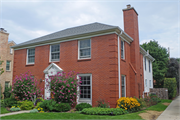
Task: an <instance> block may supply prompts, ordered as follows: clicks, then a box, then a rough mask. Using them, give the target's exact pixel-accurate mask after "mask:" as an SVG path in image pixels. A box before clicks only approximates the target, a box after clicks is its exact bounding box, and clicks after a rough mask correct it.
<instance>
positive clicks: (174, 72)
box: [166, 58, 179, 88]
mask: <svg viewBox="0 0 180 120" xmlns="http://www.w3.org/2000/svg"><path fill="white" fill-rule="evenodd" d="M166 77H167V78H176V83H177V87H178V88H179V63H178V61H177V59H175V58H170V60H169V62H168V70H167V73H166Z"/></svg>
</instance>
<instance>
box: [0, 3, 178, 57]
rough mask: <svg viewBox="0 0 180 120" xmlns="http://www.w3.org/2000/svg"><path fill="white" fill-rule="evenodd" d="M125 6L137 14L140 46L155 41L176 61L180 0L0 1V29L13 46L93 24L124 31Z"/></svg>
mask: <svg viewBox="0 0 180 120" xmlns="http://www.w3.org/2000/svg"><path fill="white" fill-rule="evenodd" d="M128 4H131V6H132V7H134V8H135V10H136V11H137V13H138V20H139V21H138V25H139V41H140V44H143V43H145V42H149V41H150V40H156V41H158V44H160V45H161V46H162V47H165V48H167V49H168V47H169V48H170V57H174V58H180V0H0V28H4V29H5V30H7V32H8V33H9V41H11V40H13V41H14V42H15V43H16V44H19V43H22V42H25V41H28V40H32V39H35V38H38V37H41V36H44V35H47V34H50V33H54V32H57V31H60V30H63V29H66V28H70V27H75V26H80V25H84V24H89V23H94V22H99V23H104V24H109V25H114V26H119V27H120V28H121V29H123V30H124V25H123V11H122V9H124V8H126V5H128Z"/></svg>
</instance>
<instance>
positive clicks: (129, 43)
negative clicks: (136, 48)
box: [120, 36, 130, 44]
mask: <svg viewBox="0 0 180 120" xmlns="http://www.w3.org/2000/svg"><path fill="white" fill-rule="evenodd" d="M120 37H121V39H122V40H123V41H126V42H127V43H128V44H130V42H128V41H127V40H126V39H124V38H123V37H122V36H120Z"/></svg>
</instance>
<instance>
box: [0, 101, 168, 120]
mask: <svg viewBox="0 0 180 120" xmlns="http://www.w3.org/2000/svg"><path fill="white" fill-rule="evenodd" d="M164 102H168V103H170V102H171V100H162V101H161V102H160V103H158V104H157V105H154V106H151V107H149V108H148V109H146V110H155V111H163V110H165V109H166V107H167V106H165V105H163V104H162V103H164ZM146 110H143V111H139V112H135V113H130V114H125V115H117V116H108V115H84V114H79V113H22V114H17V115H11V116H5V117H1V119H142V118H141V117H140V116H139V115H138V114H140V113H142V112H146Z"/></svg>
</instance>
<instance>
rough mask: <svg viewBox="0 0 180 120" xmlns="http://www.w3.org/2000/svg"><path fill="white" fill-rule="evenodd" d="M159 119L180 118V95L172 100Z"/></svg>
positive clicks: (175, 119) (171, 119) (173, 119)
mask: <svg viewBox="0 0 180 120" xmlns="http://www.w3.org/2000/svg"><path fill="white" fill-rule="evenodd" d="M157 120H180V96H178V97H177V98H176V99H175V100H173V101H172V102H171V104H170V105H169V106H168V107H167V108H166V110H165V111H164V112H163V113H162V114H161V115H160V116H159V117H158V118H157Z"/></svg>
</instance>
